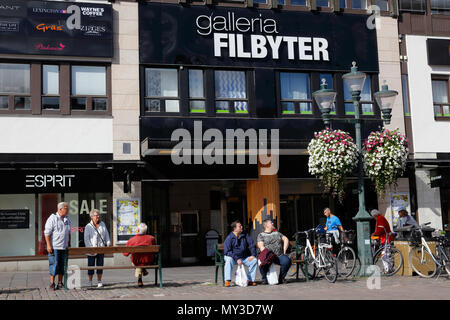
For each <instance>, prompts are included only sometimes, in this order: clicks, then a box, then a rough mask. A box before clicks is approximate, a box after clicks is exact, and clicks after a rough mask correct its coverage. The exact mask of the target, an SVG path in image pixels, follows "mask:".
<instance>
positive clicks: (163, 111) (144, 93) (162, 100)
mask: <svg viewBox="0 0 450 320" xmlns="http://www.w3.org/2000/svg"><path fill="white" fill-rule="evenodd" d="M147 69H171V70H176V71H177V92H178V97H164V96H147V76H146V71H147ZM142 79H143V83H144V85H143V86H142V87H143V88H142V89H143V90H142V91H141V95H142V114H143V115H145V116H151V115H156V116H161V115H165V116H179V115H181V113H182V104H183V102H182V99H181V96H182V92H181V70H180V69H179V68H177V67H176V66H143V78H142ZM188 90H189V88H188ZM152 99H153V100H159V101H160V111H158V112H155V111H153V112H152V111H147V110H146V101H147V100H152ZM166 100H177V101H178V112H167V111H166V103H165V101H166Z"/></svg>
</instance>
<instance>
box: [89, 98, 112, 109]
mask: <svg viewBox="0 0 450 320" xmlns="http://www.w3.org/2000/svg"><path fill="white" fill-rule="evenodd" d="M92 110H95V111H106V110H108V99H106V98H92Z"/></svg>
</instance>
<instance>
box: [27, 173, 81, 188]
mask: <svg viewBox="0 0 450 320" xmlns="http://www.w3.org/2000/svg"><path fill="white" fill-rule="evenodd" d="M74 178H75V175H73V174H70V175H66V174H64V175H61V174H55V175H51V174H37V175H34V174H30V175H26V176H25V187H26V188H46V187H53V188H55V187H62V188H65V187H71V186H72V182H73V179H74Z"/></svg>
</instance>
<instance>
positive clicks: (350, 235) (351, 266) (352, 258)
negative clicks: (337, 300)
mask: <svg viewBox="0 0 450 320" xmlns="http://www.w3.org/2000/svg"><path fill="white" fill-rule="evenodd" d="M354 237H355V230H344V232H341V233H340V234H339V238H340V239H339V244H338V246H339V252H338V254H337V256H336V259H337V262H338V270H339V275H340V276H342V277H344V278H348V277H350V276H351V275H352V274H353V271H354V270H355V267H356V263H357V261H358V257H357V256H356V253H355V250H353V248H352V247H351V245H352V244H353V240H354Z"/></svg>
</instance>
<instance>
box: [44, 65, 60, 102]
mask: <svg viewBox="0 0 450 320" xmlns="http://www.w3.org/2000/svg"><path fill="white" fill-rule="evenodd" d="M41 107H42V109H43V110H58V109H59V66H58V65H45V64H44V65H43V66H42V103H41Z"/></svg>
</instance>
